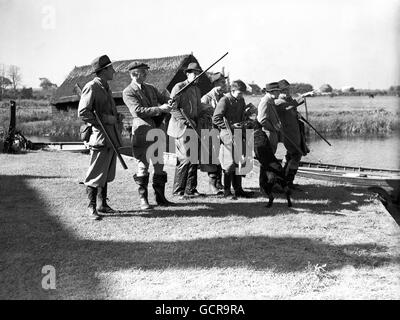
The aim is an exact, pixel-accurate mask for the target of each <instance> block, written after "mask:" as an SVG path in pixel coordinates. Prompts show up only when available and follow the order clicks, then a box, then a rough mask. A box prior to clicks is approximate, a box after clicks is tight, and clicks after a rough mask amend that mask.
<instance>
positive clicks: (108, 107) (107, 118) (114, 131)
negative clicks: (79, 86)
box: [78, 77, 122, 149]
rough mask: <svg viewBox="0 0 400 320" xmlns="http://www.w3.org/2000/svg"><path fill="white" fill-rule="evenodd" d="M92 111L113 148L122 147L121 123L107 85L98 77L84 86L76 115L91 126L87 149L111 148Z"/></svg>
mask: <svg viewBox="0 0 400 320" xmlns="http://www.w3.org/2000/svg"><path fill="white" fill-rule="evenodd" d="M93 110H96V112H97V114H98V115H99V117H100V119H101V121H102V122H103V125H104V127H105V129H106V130H107V133H108V135H109V137H110V138H111V140H112V141H113V142H114V144H115V146H116V147H120V146H122V139H121V134H120V131H121V127H120V126H121V123H120V122H119V117H118V113H117V108H116V106H115V102H114V99H113V97H112V92H111V90H110V88H109V87H108V84H107V83H103V82H102V80H101V79H100V78H99V77H96V78H94V79H93V80H92V81H90V82H88V83H87V84H86V85H85V86H84V88H83V90H82V94H81V99H80V101H79V106H78V115H79V117H80V118H81V119H82V120H83V121H84V122H86V123H88V124H90V125H92V134H91V136H90V139H89V147H91V148H93V149H98V148H103V147H108V148H111V144H110V143H109V141H108V140H107V138H106V136H105V134H104V133H103V131H102V130H101V127H100V124H99V123H98V122H97V120H96V117H95V115H94V113H93Z"/></svg>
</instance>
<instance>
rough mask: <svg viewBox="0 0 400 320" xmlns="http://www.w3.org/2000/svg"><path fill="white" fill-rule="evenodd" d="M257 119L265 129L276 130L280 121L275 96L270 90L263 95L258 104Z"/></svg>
mask: <svg viewBox="0 0 400 320" xmlns="http://www.w3.org/2000/svg"><path fill="white" fill-rule="evenodd" d="M257 109H258V112H257V121H258V122H259V123H260V124H261V126H262V128H263V130H264V131H270V132H276V131H277V130H276V128H277V124H278V122H280V118H279V116H278V111H277V107H276V105H275V101H274V97H273V96H272V95H270V94H269V93H268V92H267V93H266V94H265V96H264V97H262V99H261V101H260V103H259V104H258V108H257Z"/></svg>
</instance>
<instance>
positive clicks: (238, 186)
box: [232, 174, 254, 198]
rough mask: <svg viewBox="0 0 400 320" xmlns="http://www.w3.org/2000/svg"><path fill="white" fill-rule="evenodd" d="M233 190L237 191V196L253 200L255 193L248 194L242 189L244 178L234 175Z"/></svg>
mask: <svg viewBox="0 0 400 320" xmlns="http://www.w3.org/2000/svg"><path fill="white" fill-rule="evenodd" d="M232 184H233V189H234V190H235V196H236V197H240V198H251V197H252V196H253V194H254V193H253V192H246V191H244V190H243V188H242V176H239V175H236V174H233V178H232Z"/></svg>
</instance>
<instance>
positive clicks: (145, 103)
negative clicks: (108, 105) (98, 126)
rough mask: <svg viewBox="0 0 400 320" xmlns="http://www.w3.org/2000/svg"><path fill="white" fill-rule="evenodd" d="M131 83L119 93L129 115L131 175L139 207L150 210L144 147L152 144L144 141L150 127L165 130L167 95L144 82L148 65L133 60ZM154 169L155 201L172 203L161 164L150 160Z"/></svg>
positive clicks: (164, 203)
mask: <svg viewBox="0 0 400 320" xmlns="http://www.w3.org/2000/svg"><path fill="white" fill-rule="evenodd" d="M128 70H129V73H130V76H131V79H132V82H131V83H130V84H129V85H128V86H127V87H126V88H125V89H124V91H123V92H122V98H123V100H124V103H125V105H126V106H127V107H128V108H129V111H130V112H131V114H132V116H133V122H132V154H133V157H134V158H135V160H136V164H137V172H136V174H135V175H134V176H133V178H134V180H135V182H136V183H137V185H138V191H139V198H140V208H141V209H142V210H147V209H150V205H149V202H148V189H147V187H148V183H149V160H150V159H148V158H147V154H146V153H147V150H148V148H149V146H150V145H151V144H152V143H153V142H151V141H146V135H147V133H148V132H149V131H150V130H151V129H156V128H157V129H161V130H163V131H165V126H164V122H163V118H164V116H165V115H166V114H167V113H169V112H170V109H171V107H170V105H169V104H168V100H169V97H168V96H167V95H162V94H161V93H160V92H159V91H158V90H157V88H156V87H154V86H153V85H151V84H148V83H145V82H144V81H145V80H146V77H147V73H148V70H149V66H148V65H147V64H144V63H141V62H133V63H131V64H130V65H129V66H128ZM152 165H153V168H154V175H153V189H154V193H155V197H156V202H157V204H158V205H160V206H168V205H171V204H172V203H171V202H169V201H168V200H167V199H166V198H165V184H166V182H167V173H166V172H165V171H163V169H164V164H163V163H152Z"/></svg>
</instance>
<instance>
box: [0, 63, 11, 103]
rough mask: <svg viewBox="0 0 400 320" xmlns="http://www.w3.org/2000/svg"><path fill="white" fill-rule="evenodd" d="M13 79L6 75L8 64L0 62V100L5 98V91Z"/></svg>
mask: <svg viewBox="0 0 400 320" xmlns="http://www.w3.org/2000/svg"><path fill="white" fill-rule="evenodd" d="M11 84H12V83H11V80H10V79H8V78H7V77H6V66H5V65H4V64H2V63H1V64H0V100H1V99H3V96H4V92H5V90H6V89H7V87H8V86H10V85H11Z"/></svg>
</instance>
